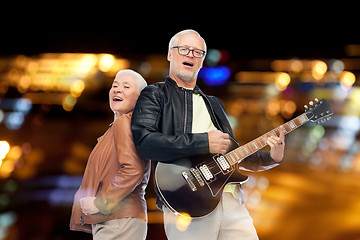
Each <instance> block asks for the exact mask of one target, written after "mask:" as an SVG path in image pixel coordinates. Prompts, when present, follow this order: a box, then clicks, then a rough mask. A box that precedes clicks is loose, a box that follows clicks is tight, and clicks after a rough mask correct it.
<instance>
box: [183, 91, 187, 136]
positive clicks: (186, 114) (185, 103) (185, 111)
mask: <svg viewBox="0 0 360 240" xmlns="http://www.w3.org/2000/svg"><path fill="white" fill-rule="evenodd" d="M183 91H184V96H185V119H184V133H186V121H187V108H188V107H187V96H186V91H185V90H184V89H183Z"/></svg>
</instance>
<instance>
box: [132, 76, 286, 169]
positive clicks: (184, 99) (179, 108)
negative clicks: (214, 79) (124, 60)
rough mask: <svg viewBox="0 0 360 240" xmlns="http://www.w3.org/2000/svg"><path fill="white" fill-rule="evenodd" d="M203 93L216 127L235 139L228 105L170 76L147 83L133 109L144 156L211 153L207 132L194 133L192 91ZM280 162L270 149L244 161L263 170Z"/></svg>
mask: <svg viewBox="0 0 360 240" xmlns="http://www.w3.org/2000/svg"><path fill="white" fill-rule="evenodd" d="M193 91H194V92H196V93H199V94H201V96H202V97H203V98H204V101H205V104H206V106H207V108H208V111H209V113H210V116H211V119H212V121H213V123H214V125H215V127H216V128H218V129H219V130H221V131H223V132H226V133H228V134H229V135H230V136H231V137H232V138H234V139H235V137H234V133H233V131H232V128H231V126H230V123H229V121H228V118H227V115H226V112H225V109H224V106H223V105H222V103H221V102H220V100H219V99H218V98H217V97H214V96H208V95H205V94H204V93H203V92H202V91H201V90H200V88H199V87H198V86H196V87H195V89H194V90H187V89H184V88H181V87H178V86H177V84H176V82H175V81H174V80H172V79H171V78H170V77H167V78H166V80H165V82H159V83H155V84H152V85H149V86H147V87H146V88H145V89H144V90H143V91H142V92H141V94H140V96H139V99H138V101H137V103H136V106H135V109H134V111H133V116H132V118H131V120H132V124H131V125H132V131H133V138H134V143H135V146H136V149H137V151H138V153H139V154H140V156H142V157H143V158H144V159H148V160H153V161H158V162H171V161H173V160H176V159H179V158H186V157H188V156H194V155H199V154H205V153H209V142H208V134H207V133H191V128H192V112H193V106H192V93H193ZM277 165H279V164H278V163H276V162H275V161H274V160H273V159H272V158H271V157H270V154H269V152H262V151H258V152H256V153H254V154H252V155H251V156H249V157H247V158H246V159H244V160H243V161H242V162H241V169H243V170H248V171H263V170H267V169H270V168H272V167H275V166H277Z"/></svg>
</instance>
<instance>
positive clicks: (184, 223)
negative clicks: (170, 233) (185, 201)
mask: <svg viewBox="0 0 360 240" xmlns="http://www.w3.org/2000/svg"><path fill="white" fill-rule="evenodd" d="M190 223H191V216H190V215H189V214H188V213H181V215H178V216H177V217H176V223H175V225H176V228H177V230H179V231H180V232H184V231H186V229H187V228H188V227H189V225H190Z"/></svg>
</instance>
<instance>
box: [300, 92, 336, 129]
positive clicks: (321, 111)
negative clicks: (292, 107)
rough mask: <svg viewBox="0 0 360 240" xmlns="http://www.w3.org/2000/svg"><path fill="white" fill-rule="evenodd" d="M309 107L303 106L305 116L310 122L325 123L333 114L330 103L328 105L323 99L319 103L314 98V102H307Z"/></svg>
mask: <svg viewBox="0 0 360 240" xmlns="http://www.w3.org/2000/svg"><path fill="white" fill-rule="evenodd" d="M309 105H310V107H308V106H307V105H305V106H304V107H305V114H306V117H307V118H308V119H309V120H310V121H312V122H316V123H317V124H319V123H320V122H322V123H323V122H325V121H326V120H330V119H331V115H333V114H334V112H333V110H332V107H331V105H330V103H328V102H327V101H326V100H325V99H321V100H320V101H319V100H318V99H317V98H315V102H314V101H310V102H309Z"/></svg>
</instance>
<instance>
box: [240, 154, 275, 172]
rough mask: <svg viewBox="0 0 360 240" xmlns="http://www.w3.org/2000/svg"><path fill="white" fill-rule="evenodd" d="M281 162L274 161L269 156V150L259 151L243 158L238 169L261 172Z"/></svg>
mask: <svg viewBox="0 0 360 240" xmlns="http://www.w3.org/2000/svg"><path fill="white" fill-rule="evenodd" d="M281 162H282V161H281ZM281 162H275V161H274V160H273V159H272V158H271V156H270V152H267V151H259V152H255V153H254V154H252V155H250V156H248V157H247V158H245V159H244V160H243V161H242V162H241V163H240V164H239V169H240V170H245V171H251V172H261V171H265V170H269V169H271V168H273V167H276V166H278V165H280V164H281Z"/></svg>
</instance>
